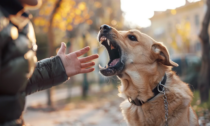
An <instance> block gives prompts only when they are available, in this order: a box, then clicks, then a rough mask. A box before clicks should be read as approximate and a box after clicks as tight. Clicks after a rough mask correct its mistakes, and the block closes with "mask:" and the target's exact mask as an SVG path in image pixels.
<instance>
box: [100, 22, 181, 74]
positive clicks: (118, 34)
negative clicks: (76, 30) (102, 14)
mask: <svg viewBox="0 0 210 126" xmlns="http://www.w3.org/2000/svg"><path fill="white" fill-rule="evenodd" d="M98 40H99V42H101V44H102V45H104V46H105V47H106V49H107V51H108V53H109V57H110V61H109V63H108V65H107V66H106V67H105V68H102V67H100V72H101V73H102V74H103V75H104V76H113V75H118V76H121V73H122V72H123V71H125V70H126V69H127V68H130V67H131V66H133V65H135V66H137V67H138V69H139V68H142V69H147V68H148V67H150V68H151V66H152V65H154V64H157V65H158V64H159V65H165V66H178V64H176V63H175V62H173V61H171V60H170V56H169V53H168V51H167V49H166V47H165V46H164V45H163V44H162V43H160V42H156V41H155V40H153V39H152V38H151V37H149V36H148V35H146V34H144V33H141V32H140V31H138V30H129V31H117V30H116V29H115V28H113V27H110V26H108V25H102V26H101V27H100V31H99V34H98ZM148 70H150V69H148ZM149 72H152V71H149Z"/></svg>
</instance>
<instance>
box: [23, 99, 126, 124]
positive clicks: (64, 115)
mask: <svg viewBox="0 0 210 126" xmlns="http://www.w3.org/2000/svg"><path fill="white" fill-rule="evenodd" d="M120 103H121V99H117V100H115V101H114V102H111V103H109V102H107V103H106V104H104V105H103V106H101V107H99V108H97V107H95V106H94V105H93V104H87V105H85V106H84V107H83V108H79V109H71V110H68V109H67V108H65V109H62V110H59V111H54V112H41V111H30V110H29V111H26V113H25V114H24V118H25V121H26V122H27V123H29V124H30V126H126V123H125V121H124V120H123V117H122V114H121V111H120V108H119V104H120ZM27 123H26V124H27ZM27 126H29V125H27Z"/></svg>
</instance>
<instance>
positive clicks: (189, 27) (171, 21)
mask: <svg viewBox="0 0 210 126" xmlns="http://www.w3.org/2000/svg"><path fill="white" fill-rule="evenodd" d="M206 9H207V7H206V5H205V1H204V0H201V1H198V2H193V3H189V2H188V1H187V0H186V4H185V5H184V6H181V7H179V8H176V9H174V10H166V11H163V12H155V14H154V16H153V17H152V18H151V26H150V27H149V28H146V29H144V30H143V31H145V32H146V33H147V34H149V35H150V36H152V37H153V38H154V39H155V40H157V41H161V42H164V44H165V45H166V46H167V48H168V49H169V52H170V54H171V55H172V57H176V56H181V55H183V54H189V53H190V54H194V55H198V56H200V54H201V44H200V42H199V38H198V34H199V32H200V29H201V22H202V20H203V16H204V14H205V11H206Z"/></svg>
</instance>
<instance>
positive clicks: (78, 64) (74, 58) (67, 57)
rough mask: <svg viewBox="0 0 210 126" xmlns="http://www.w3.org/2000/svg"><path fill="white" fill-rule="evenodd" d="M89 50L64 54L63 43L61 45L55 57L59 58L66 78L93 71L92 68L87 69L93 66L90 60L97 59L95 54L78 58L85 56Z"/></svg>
mask: <svg viewBox="0 0 210 126" xmlns="http://www.w3.org/2000/svg"><path fill="white" fill-rule="evenodd" d="M89 50H90V47H85V48H83V49H81V50H78V51H75V52H71V53H69V54H66V53H65V52H66V44H65V43H64V42H62V43H61V48H60V49H59V51H58V53H57V55H58V56H60V58H61V60H62V62H63V65H64V68H65V70H66V74H67V76H68V77H71V76H74V75H76V74H80V73H89V72H92V71H94V68H89V67H92V66H94V65H95V63H94V62H93V61H91V60H93V59H96V58H98V55H97V54H94V55H91V56H87V57H82V58H78V57H79V56H81V55H83V54H85V53H86V52H88V51H89Z"/></svg>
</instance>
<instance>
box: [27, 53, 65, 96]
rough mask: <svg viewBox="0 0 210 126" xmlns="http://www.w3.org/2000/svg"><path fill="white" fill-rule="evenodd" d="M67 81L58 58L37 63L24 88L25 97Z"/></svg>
mask: <svg viewBox="0 0 210 126" xmlns="http://www.w3.org/2000/svg"><path fill="white" fill-rule="evenodd" d="M67 79H68V76H67V75H66V71H65V68H64V66H63V63H62V61H61V59H60V57H59V56H55V57H52V58H47V59H43V60H41V61H39V62H38V63H37V65H36V68H35V70H34V73H33V75H32V77H31V78H30V80H29V82H28V85H27V87H26V90H25V92H26V95H29V94H32V93H34V92H37V91H41V90H44V89H48V88H51V87H52V86H55V85H58V84H60V83H63V82H64V81H66V80H67Z"/></svg>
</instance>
